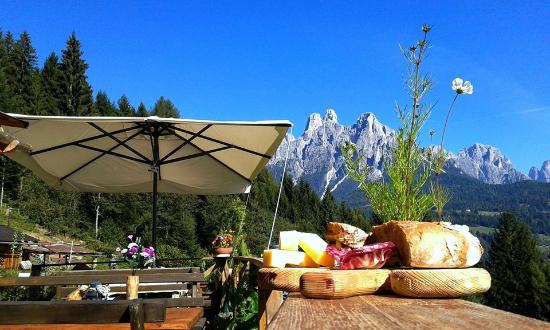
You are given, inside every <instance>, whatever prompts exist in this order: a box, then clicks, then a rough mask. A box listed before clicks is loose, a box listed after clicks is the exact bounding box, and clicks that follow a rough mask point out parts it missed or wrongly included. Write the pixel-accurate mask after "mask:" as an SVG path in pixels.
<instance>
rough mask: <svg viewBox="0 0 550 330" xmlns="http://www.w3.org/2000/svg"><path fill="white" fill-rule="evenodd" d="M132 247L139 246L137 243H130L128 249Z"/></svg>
mask: <svg viewBox="0 0 550 330" xmlns="http://www.w3.org/2000/svg"><path fill="white" fill-rule="evenodd" d="M132 246H135V247H137V246H138V245H137V244H136V243H130V244H128V248H131V247H132Z"/></svg>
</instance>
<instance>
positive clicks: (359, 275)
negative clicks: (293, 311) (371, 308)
mask: <svg viewBox="0 0 550 330" xmlns="http://www.w3.org/2000/svg"><path fill="white" fill-rule="evenodd" d="M390 272H391V271H390V270H388V269H355V270H329V271H325V272H317V271H312V272H307V273H304V274H303V275H302V277H301V278H300V292H301V293H302V295H304V296H306V297H308V298H322V299H335V298H347V297H353V296H358V295H364V294H373V293H375V292H377V291H379V290H381V289H382V288H383V287H384V285H385V284H386V285H389V277H390Z"/></svg>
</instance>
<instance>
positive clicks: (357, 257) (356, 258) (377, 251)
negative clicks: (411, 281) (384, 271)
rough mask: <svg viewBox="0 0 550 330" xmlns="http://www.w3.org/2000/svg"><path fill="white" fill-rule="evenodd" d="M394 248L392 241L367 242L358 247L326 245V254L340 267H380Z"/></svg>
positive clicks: (389, 256)
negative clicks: (367, 243)
mask: <svg viewBox="0 0 550 330" xmlns="http://www.w3.org/2000/svg"><path fill="white" fill-rule="evenodd" d="M394 250H395V244H393V243H392V242H384V243H376V244H369V245H365V246H362V247H360V248H358V249H350V248H337V247H336V246H333V245H329V246H327V252H328V254H330V255H331V256H332V257H334V260H336V262H337V264H338V265H339V266H340V269H365V268H381V267H382V266H384V264H385V263H386V261H388V259H389V258H391V256H392V255H393V253H394Z"/></svg>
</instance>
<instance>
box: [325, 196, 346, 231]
mask: <svg viewBox="0 0 550 330" xmlns="http://www.w3.org/2000/svg"><path fill="white" fill-rule="evenodd" d="M321 210H322V214H323V228H324V229H326V228H327V227H328V223H329V222H331V221H336V222H344V221H345V219H342V216H341V214H339V213H340V212H338V211H339V210H338V205H337V204H336V200H335V199H334V196H332V193H331V192H330V190H329V189H328V188H327V190H326V191H325V194H324V195H323V199H322V200H321Z"/></svg>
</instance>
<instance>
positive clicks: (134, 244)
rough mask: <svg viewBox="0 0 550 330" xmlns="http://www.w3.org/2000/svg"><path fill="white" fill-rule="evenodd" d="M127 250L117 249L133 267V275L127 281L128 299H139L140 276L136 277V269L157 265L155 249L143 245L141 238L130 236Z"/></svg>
mask: <svg viewBox="0 0 550 330" xmlns="http://www.w3.org/2000/svg"><path fill="white" fill-rule="evenodd" d="M128 241H129V243H128V246H127V248H126V249H120V248H117V252H120V253H122V256H123V257H124V260H125V261H126V262H128V264H130V267H132V275H130V276H128V279H127V281H126V299H137V297H138V288H139V276H136V269H144V268H146V267H149V266H153V265H154V263H155V256H156V253H155V249H154V248H153V247H151V246H149V247H146V246H145V245H142V244H141V237H137V236H134V235H129V236H128Z"/></svg>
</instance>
